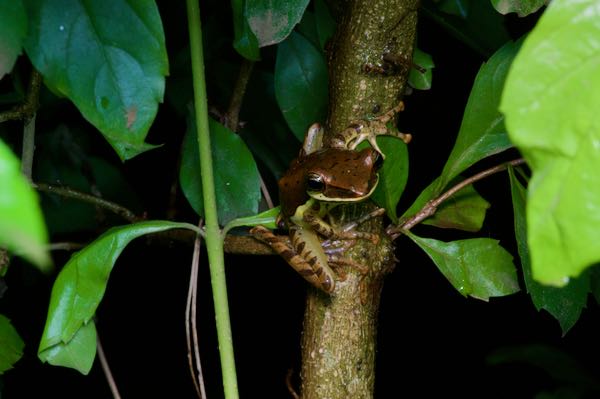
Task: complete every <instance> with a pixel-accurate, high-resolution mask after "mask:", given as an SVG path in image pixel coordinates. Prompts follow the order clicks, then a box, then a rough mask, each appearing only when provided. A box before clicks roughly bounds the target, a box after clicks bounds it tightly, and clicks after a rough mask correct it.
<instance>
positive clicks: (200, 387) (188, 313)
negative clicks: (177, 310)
mask: <svg viewBox="0 0 600 399" xmlns="http://www.w3.org/2000/svg"><path fill="white" fill-rule="evenodd" d="M198 227H200V228H202V220H201V221H200V223H199V224H198ZM200 239H201V237H200V235H197V236H196V239H195V240H194V254H193V256H192V266H191V269H190V283H189V288H188V296H187V302H186V307H185V336H186V343H187V348H188V365H189V368H190V373H191V374H192V381H193V382H194V388H196V394H197V395H198V397H199V398H200V399H205V398H206V390H205V388H204V377H203V375H202V365H201V363H200V349H199V345H198V332H197V327H196V300H197V293H198V269H199V263H200V248H201V247H200ZM190 330H191V333H190ZM191 336H193V341H194V343H193V346H194V350H193V353H192V337H191ZM194 357H195V358H196V369H197V370H198V377H197V378H196V371H195V370H194V365H193V361H194Z"/></svg>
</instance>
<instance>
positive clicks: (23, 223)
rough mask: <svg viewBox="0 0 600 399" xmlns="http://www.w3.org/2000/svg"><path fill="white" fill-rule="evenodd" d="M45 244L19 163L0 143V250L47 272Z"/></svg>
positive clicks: (48, 262) (40, 220) (38, 212)
mask: <svg viewBox="0 0 600 399" xmlns="http://www.w3.org/2000/svg"><path fill="white" fill-rule="evenodd" d="M47 243H48V234H47V232H46V227H45V226H44V218H43V215H42V212H41V210H40V207H39V203H38V198H37V195H36V193H35V191H33V189H32V188H31V186H30V185H29V183H28V182H27V180H26V179H25V177H24V176H23V175H22V174H21V170H20V169H19V160H18V159H17V158H16V157H15V156H14V155H13V154H12V152H11V151H10V149H9V148H8V147H7V146H6V144H4V142H2V141H0V247H5V248H7V249H8V250H9V251H11V252H14V253H15V254H17V255H20V256H22V257H24V258H25V259H27V260H28V261H29V262H31V263H33V264H35V265H36V266H37V267H39V268H40V269H41V270H42V271H48V270H49V269H50V267H51V265H52V261H51V260H50V256H49V254H48V251H47V250H46V246H47Z"/></svg>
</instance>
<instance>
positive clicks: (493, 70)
mask: <svg viewBox="0 0 600 399" xmlns="http://www.w3.org/2000/svg"><path fill="white" fill-rule="evenodd" d="M519 46H520V42H517V43H512V42H510V43H507V44H506V45H505V46H503V47H502V48H501V49H500V50H498V51H497V52H496V53H495V54H494V55H493V56H492V57H491V58H490V59H489V60H488V62H486V63H485V64H483V65H482V67H481V68H480V69H479V72H478V73H477V76H476V77H475V82H474V83H473V88H472V89H471V94H470V95H469V100H468V102H467V106H466V108H465V113H464V115H463V120H462V124H461V126H460V130H459V132H458V136H457V138H456V143H455V144H454V148H453V149H452V152H451V153H450V156H449V157H448V161H447V162H446V165H445V166H444V170H443V171H442V175H441V178H440V182H439V184H440V186H439V187H438V193H439V192H441V190H442V189H443V188H444V187H445V186H446V184H448V182H450V181H451V180H452V179H454V178H455V177H456V176H458V174H459V173H461V172H462V171H464V170H465V169H467V168H468V167H469V166H471V165H473V164H474V163H475V162H477V161H479V160H481V159H483V158H485V157H488V156H490V155H493V154H496V153H499V152H501V151H504V150H506V149H507V148H510V147H511V146H512V145H511V143H510V141H509V140H508V136H507V134H506V129H505V127H504V117H503V116H502V114H501V113H500V111H499V110H498V104H499V103H500V95H501V94H502V88H503V87H504V80H505V79H506V75H507V73H508V68H509V66H510V64H511V62H512V60H513V58H514V57H515V55H516V54H517V51H518V50H519Z"/></svg>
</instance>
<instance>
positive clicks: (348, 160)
mask: <svg viewBox="0 0 600 399" xmlns="http://www.w3.org/2000/svg"><path fill="white" fill-rule="evenodd" d="M311 157H312V158H314V159H313V160H312V162H311V164H310V166H308V167H307V168H306V175H305V179H306V192H307V194H308V195H309V196H310V197H312V198H314V199H316V200H318V201H326V202H357V201H362V200H364V199H366V198H368V197H369V196H370V195H371V194H372V193H373V191H374V190H375V187H377V182H378V179H379V177H378V175H377V171H378V170H379V168H380V167H381V165H382V163H383V158H382V157H381V155H380V154H379V153H378V152H377V151H376V150H374V149H372V148H365V149H364V150H362V151H350V150H344V149H334V148H329V149H326V150H322V151H318V152H316V153H314V154H311Z"/></svg>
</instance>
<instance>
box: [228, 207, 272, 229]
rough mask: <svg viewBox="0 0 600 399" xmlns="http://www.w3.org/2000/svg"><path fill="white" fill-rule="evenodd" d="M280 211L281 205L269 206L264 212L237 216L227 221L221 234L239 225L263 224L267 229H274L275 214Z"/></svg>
mask: <svg viewBox="0 0 600 399" xmlns="http://www.w3.org/2000/svg"><path fill="white" fill-rule="evenodd" d="M280 212H281V207H279V206H276V207H275V208H271V209H269V210H266V211H264V212H261V213H259V214H257V215H252V216H246V217H243V218H237V219H234V220H232V221H231V222H229V223H227V225H226V226H225V227H224V228H223V235H225V234H227V232H228V231H229V230H231V229H233V228H235V227H241V226H258V225H261V226H264V227H266V228H267V229H271V230H273V229H276V228H277V223H276V222H277V216H278V215H279V213H280Z"/></svg>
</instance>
